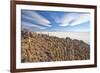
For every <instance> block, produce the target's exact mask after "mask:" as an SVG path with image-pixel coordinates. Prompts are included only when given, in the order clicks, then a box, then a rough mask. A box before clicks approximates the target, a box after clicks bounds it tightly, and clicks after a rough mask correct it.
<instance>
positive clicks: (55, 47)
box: [21, 30, 90, 62]
mask: <svg viewBox="0 0 100 73" xmlns="http://www.w3.org/2000/svg"><path fill="white" fill-rule="evenodd" d="M21 35H22V36H21V62H50V61H69V60H70V61H72V60H87V59H90V45H88V44H87V43H85V42H84V41H82V40H77V39H73V40H72V39H71V38H69V37H66V38H58V37H55V36H49V35H46V34H38V33H35V32H30V31H28V30H22V31H21Z"/></svg>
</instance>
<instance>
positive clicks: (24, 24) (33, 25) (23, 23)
mask: <svg viewBox="0 0 100 73" xmlns="http://www.w3.org/2000/svg"><path fill="white" fill-rule="evenodd" d="M21 24H22V25H23V26H26V27H35V28H38V29H46V28H45V27H42V26H38V25H35V24H32V23H28V22H24V21H22V23H21Z"/></svg>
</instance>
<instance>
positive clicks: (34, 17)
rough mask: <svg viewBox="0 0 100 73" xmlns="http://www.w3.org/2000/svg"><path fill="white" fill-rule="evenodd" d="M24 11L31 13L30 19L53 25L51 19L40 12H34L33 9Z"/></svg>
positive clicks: (38, 22)
mask: <svg viewBox="0 0 100 73" xmlns="http://www.w3.org/2000/svg"><path fill="white" fill-rule="evenodd" d="M24 12H25V13H27V14H28V15H29V16H28V17H27V18H28V19H31V20H33V21H35V22H36V23H37V24H41V25H44V26H47V27H51V25H50V24H51V22H50V21H49V20H47V19H46V18H44V17H43V16H41V15H40V14H38V13H36V12H33V11H24Z"/></svg>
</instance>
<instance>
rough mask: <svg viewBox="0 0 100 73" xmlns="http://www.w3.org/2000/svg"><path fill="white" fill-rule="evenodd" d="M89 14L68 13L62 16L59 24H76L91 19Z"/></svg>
mask: <svg viewBox="0 0 100 73" xmlns="http://www.w3.org/2000/svg"><path fill="white" fill-rule="evenodd" d="M89 19H90V16H89V14H79V13H67V14H66V15H64V16H63V18H61V24H59V26H75V25H79V24H82V23H85V22H87V21H89Z"/></svg>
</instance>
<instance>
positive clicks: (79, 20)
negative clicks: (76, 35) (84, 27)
mask: <svg viewBox="0 0 100 73" xmlns="http://www.w3.org/2000/svg"><path fill="white" fill-rule="evenodd" d="M89 19H90V16H89V14H79V17H77V18H76V20H75V21H74V22H73V23H72V24H70V26H75V25H79V24H82V23H85V22H87V21H89Z"/></svg>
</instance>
